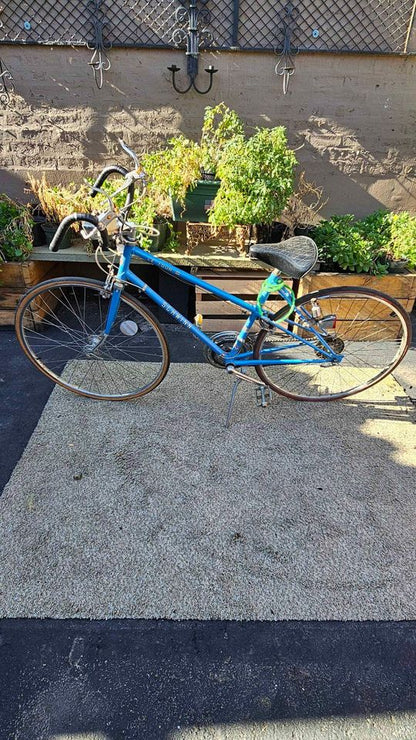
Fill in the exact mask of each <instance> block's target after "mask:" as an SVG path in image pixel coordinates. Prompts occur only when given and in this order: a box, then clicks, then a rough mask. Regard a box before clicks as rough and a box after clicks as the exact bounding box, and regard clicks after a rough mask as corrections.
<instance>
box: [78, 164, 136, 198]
mask: <svg viewBox="0 0 416 740" xmlns="http://www.w3.org/2000/svg"><path fill="white" fill-rule="evenodd" d="M127 174H128V170H126V169H125V167H122V166H121V165H119V164H112V165H110V166H109V167H105V168H104V169H103V171H102V172H100V174H99V175H98V177H97V179H96V181H95V183H94V185H93V186H92V188H91V190H90V192H89V195H90V196H91V198H95V196H96V195H97V191H96V190H95V189H94V188H100V187H101V185H102V184H103V183H104V182H105V181H106V180H107V178H108V177H110V175H122V177H125V176H126V175H127ZM133 201H134V182H132V183H131V184H130V185H129V187H128V189H127V196H126V202H125V206H130V205H131V204H132V203H133Z"/></svg>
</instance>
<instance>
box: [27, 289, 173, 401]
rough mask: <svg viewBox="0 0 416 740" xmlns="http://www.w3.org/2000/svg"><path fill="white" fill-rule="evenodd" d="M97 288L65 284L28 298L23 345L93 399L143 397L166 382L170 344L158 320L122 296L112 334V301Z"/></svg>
mask: <svg viewBox="0 0 416 740" xmlns="http://www.w3.org/2000/svg"><path fill="white" fill-rule="evenodd" d="M101 291H102V285H101V284H99V283H97V284H96V285H95V284H94V283H89V282H82V281H79V282H77V283H75V282H74V281H72V282H71V281H68V282H66V281H60V282H59V283H52V282H51V283H50V284H49V285H47V286H43V287H41V288H40V289H39V290H36V289H35V290H34V291H31V293H29V294H28V295H27V296H26V299H25V300H24V302H23V304H22V306H21V308H20V309H19V314H18V324H19V333H20V337H19V339H20V341H21V344H22V346H23V349H24V351H25V352H26V354H27V355H28V356H29V358H30V359H31V361H32V362H33V363H34V364H35V365H36V366H37V367H38V369H40V370H41V371H42V372H44V373H45V374H46V375H48V377H50V378H51V379H52V380H54V381H55V382H57V383H59V384H60V385H62V386H64V387H65V388H67V389H69V390H71V391H73V392H75V393H80V394H82V395H87V396H89V397H92V398H99V399H103V398H104V399H108V400H121V399H125V398H129V397H133V396H138V395H143V394H144V393H147V392H149V391H150V390H152V389H153V388H154V387H155V386H156V385H158V383H159V382H160V381H161V380H162V378H163V377H164V375H165V373H166V371H167V366H168V350H167V345H166V340H165V338H164V336H163V334H162V332H161V331H160V329H159V328H158V326H157V324H156V322H155V321H154V320H153V319H152V317H151V316H150V315H149V314H148V313H147V311H145V309H143V307H141V306H140V305H139V304H138V303H137V302H136V301H134V300H133V299H131V298H130V297H128V296H126V295H124V294H123V295H122V297H121V301H120V307H119V310H118V312H117V317H116V320H115V322H114V324H113V327H112V329H111V332H110V334H109V335H108V336H107V337H106V336H105V335H104V332H103V330H104V327H105V322H106V316H107V311H108V306H109V298H108V297H105V296H104V295H102V294H101Z"/></svg>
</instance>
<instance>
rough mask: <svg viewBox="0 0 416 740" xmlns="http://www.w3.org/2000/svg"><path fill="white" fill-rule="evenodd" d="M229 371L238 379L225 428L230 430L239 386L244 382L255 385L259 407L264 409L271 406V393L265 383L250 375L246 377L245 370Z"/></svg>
mask: <svg viewBox="0 0 416 740" xmlns="http://www.w3.org/2000/svg"><path fill="white" fill-rule="evenodd" d="M227 370H228V373H229V374H230V375H236V379H235V381H234V383H233V387H232V389H231V397H230V402H229V404H228V410H227V419H226V422H225V428H226V429H229V428H230V425H231V415H232V412H233V408H234V402H235V397H236V395H237V390H238V386H239V385H240V383H241V381H242V380H245V381H247V382H248V383H255V385H256V386H257V387H256V400H257V405H258V406H262V408H265V407H266V406H268V405H269V402H270V401H271V392H270V388H269V387H268V386H266V385H265V384H264V383H262V382H261V381H259V380H256V379H255V378H251V377H250V376H249V375H246V371H245V370H244V369H242V370H236V369H235V368H227Z"/></svg>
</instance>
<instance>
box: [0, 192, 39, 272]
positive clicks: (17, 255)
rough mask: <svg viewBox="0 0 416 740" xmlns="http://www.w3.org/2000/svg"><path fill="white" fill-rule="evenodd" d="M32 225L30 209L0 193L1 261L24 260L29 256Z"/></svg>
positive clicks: (31, 245)
mask: <svg viewBox="0 0 416 740" xmlns="http://www.w3.org/2000/svg"><path fill="white" fill-rule="evenodd" d="M32 226H33V221H32V219H31V217H30V213H29V209H28V208H27V207H26V206H22V205H19V204H18V203H15V202H14V201H12V200H11V199H10V198H8V196H7V195H4V194H0V262H23V261H24V260H25V259H26V258H27V257H28V256H29V254H30V252H31V251H32V248H33V244H32Z"/></svg>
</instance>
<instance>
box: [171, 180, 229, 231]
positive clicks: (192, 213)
mask: <svg viewBox="0 0 416 740" xmlns="http://www.w3.org/2000/svg"><path fill="white" fill-rule="evenodd" d="M220 184H221V183H220V181H219V180H198V181H197V184H196V185H195V187H194V188H192V189H189V190H188V192H187V194H186V197H185V205H184V206H183V205H182V204H181V203H179V202H178V201H177V200H174V199H173V198H172V201H171V204H172V213H173V220H174V221H191V222H192V223H207V221H208V212H209V210H210V208H212V206H213V204H214V200H215V196H216V194H217V193H218V190H219V187H220Z"/></svg>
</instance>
